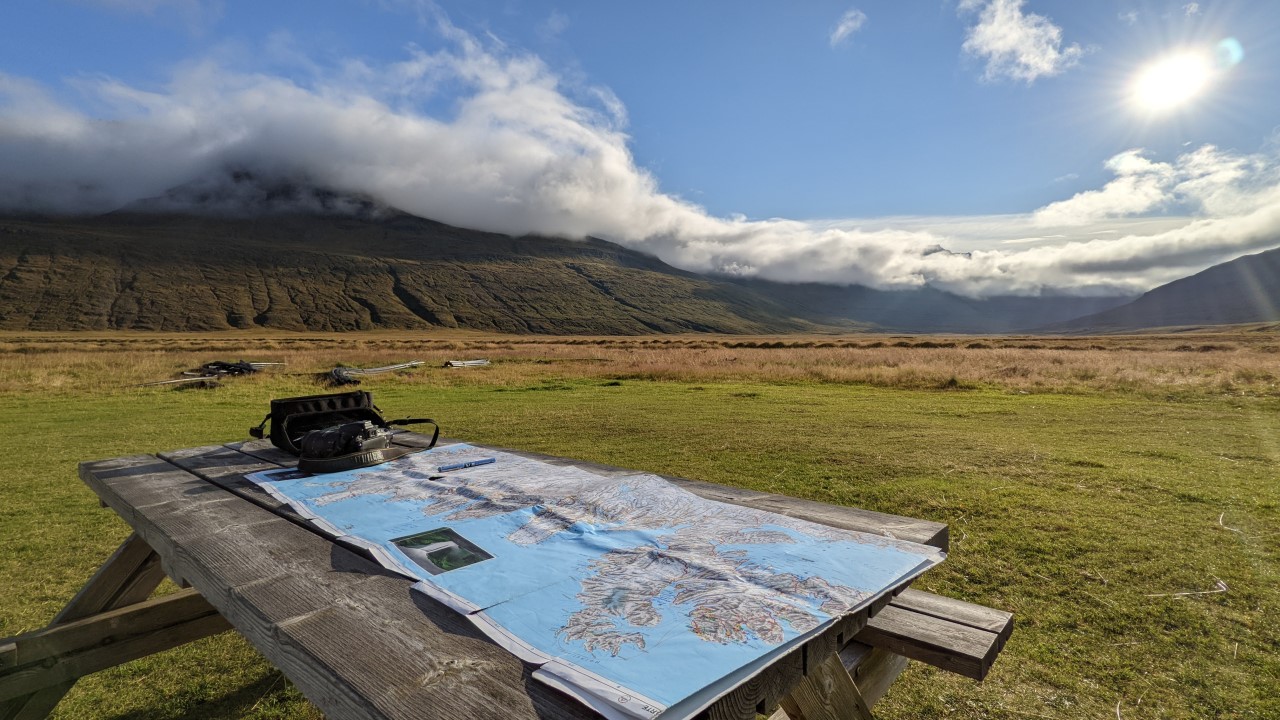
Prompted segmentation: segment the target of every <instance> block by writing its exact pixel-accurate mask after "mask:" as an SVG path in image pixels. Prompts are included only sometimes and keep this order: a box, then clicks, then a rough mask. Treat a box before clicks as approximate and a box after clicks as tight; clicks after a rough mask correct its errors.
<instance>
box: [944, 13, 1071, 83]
mask: <svg viewBox="0 0 1280 720" xmlns="http://www.w3.org/2000/svg"><path fill="white" fill-rule="evenodd" d="M1023 4H1024V0H960V4H959V10H960V12H961V13H977V16H978V22H977V24H975V25H973V26H972V27H970V28H969V30H968V32H967V33H966V34H965V40H964V45H963V49H964V51H965V52H966V53H968V54H970V55H972V56H974V57H977V58H981V59H983V60H985V61H986V69H985V71H984V73H983V77H984V78H985V79H987V80H998V79H1000V78H1009V79H1011V80H1023V81H1025V82H1027V83H1031V82H1034V81H1035V80H1036V79H1037V78H1040V77H1046V76H1051V75H1057V74H1059V73H1061V72H1062V71H1064V70H1066V69H1067V68H1069V67H1071V66H1073V65H1075V64H1076V63H1077V62H1079V60H1080V56H1081V55H1082V54H1083V52H1084V51H1083V50H1081V49H1080V46H1079V45H1077V44H1075V43H1072V44H1070V45H1068V46H1066V47H1063V45H1062V28H1060V27H1058V26H1057V25H1054V24H1053V23H1052V22H1051V21H1050V20H1049V19H1048V18H1046V17H1044V16H1043V15H1036V14H1034V13H1025V12H1023V10H1022V6H1023Z"/></svg>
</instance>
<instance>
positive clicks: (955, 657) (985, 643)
mask: <svg viewBox="0 0 1280 720" xmlns="http://www.w3.org/2000/svg"><path fill="white" fill-rule="evenodd" d="M854 637H855V639H857V641H858V642H861V643H865V644H867V645H871V646H873V647H878V648H884V649H885V650H889V651H892V652H894V653H897V654H899V655H903V656H905V657H908V658H911V659H912V660H919V661H920V662H924V663H928V664H930V665H933V666H934V667H938V668H942V669H943V670H949V671H951V672H954V673H958V674H960V675H964V676H965V677H971V678H973V679H975V680H981V679H983V678H984V677H986V675H987V671H988V670H990V669H991V663H992V662H994V661H995V658H996V655H998V654H999V653H1000V643H999V640H998V638H999V636H998V635H997V634H996V633H992V632H987V631H986V630H981V629H978V628H973V627H969V626H967V625H961V624H959V623H954V622H950V621H948V620H943V619H941V618H936V617H933V616H931V615H922V614H920V613H917V612H913V611H911V610H907V609H904V608H900V607H897V606H895V605H890V606H889V607H887V608H885V609H884V610H883V611H881V612H880V613H879V614H878V615H876V616H875V617H873V618H871V621H870V622H868V623H867V626H866V627H864V628H863V629H862V631H861V632H859V633H858V634H857V635H855V636H854Z"/></svg>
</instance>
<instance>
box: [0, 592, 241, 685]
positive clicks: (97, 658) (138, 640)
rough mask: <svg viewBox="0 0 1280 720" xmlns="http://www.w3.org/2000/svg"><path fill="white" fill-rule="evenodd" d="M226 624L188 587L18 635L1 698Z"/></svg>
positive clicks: (0, 676) (1, 674)
mask: <svg viewBox="0 0 1280 720" xmlns="http://www.w3.org/2000/svg"><path fill="white" fill-rule="evenodd" d="M230 628H231V625H230V624H229V623H228V622H227V621H226V620H224V619H223V618H222V617H221V616H219V615H218V613H217V611H216V610H215V609H214V608H213V607H212V606H210V605H209V603H208V602H206V601H205V600H204V598H202V597H201V596H200V595H199V593H196V592H195V591H194V590H191V591H185V592H179V593H175V594H173V595H169V596H167V597H163V598H156V599H154V600H148V601H145V602H141V603H134V604H131V605H126V606H124V607H121V608H116V609H114V610H108V611H105V612H102V613H99V614H97V615H90V616H88V617H84V618H81V619H79V620H73V621H70V622H67V623H63V624H59V625H51V626H49V627H47V628H44V629H41V630H37V631H35V632H31V633H26V634H24V635H19V636H17V637H15V638H12V641H13V644H14V646H15V649H16V657H15V661H16V664H15V666H14V667H12V668H7V669H5V670H3V671H0V700H7V699H10V698H15V697H19V696H22V695H26V694H29V693H31V692H33V691H35V690H40V689H44V688H47V687H50V686H55V685H61V684H64V683H67V682H69V681H74V680H76V679H77V678H80V677H82V676H84V675H88V674H90V673H94V672H98V671H99V670H105V669H106V668H109V667H114V666H116V665H120V664H122V663H126V662H129V661H130V660H135V659H137V658H139V657H143V656H146V655H151V654H153V653H157V652H161V651H163V650H168V649H170V648H174V647H177V646H179V645H182V644H185V643H187V642H190V641H192V640H197V639H199V638H202V637H207V636H208V635H212V634H215V633H219V632H223V631H225V630H229V629H230Z"/></svg>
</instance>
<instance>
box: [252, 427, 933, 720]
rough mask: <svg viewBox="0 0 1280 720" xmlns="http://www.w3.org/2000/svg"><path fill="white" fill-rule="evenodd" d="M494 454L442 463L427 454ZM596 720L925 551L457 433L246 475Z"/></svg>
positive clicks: (696, 699) (683, 688) (729, 665)
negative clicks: (302, 467)
mask: <svg viewBox="0 0 1280 720" xmlns="http://www.w3.org/2000/svg"><path fill="white" fill-rule="evenodd" d="M487 458H495V460H496V461H495V462H492V463H487V464H482V465H476V466H473V467H467V468H464V469H461V470H455V471H451V472H439V471H438V468H439V467H441V466H449V465H454V464H459V463H471V462H475V461H477V460H482V459H487ZM249 479H250V480H252V481H254V482H256V483H258V484H259V485H260V486H262V487H263V488H264V489H266V490H267V492H269V493H271V495H273V496H274V497H276V498H277V499H279V500H280V501H282V502H284V503H287V504H288V505H289V506H291V507H292V508H293V509H294V510H296V511H297V512H298V513H299V514H301V515H303V516H304V517H307V518H309V519H310V520H311V521H312V522H313V523H314V524H316V525H317V526H318V527H320V528H321V529H322V530H324V531H325V532H327V533H330V534H332V535H333V536H334V537H339V538H342V539H343V540H344V541H347V542H350V543H353V544H355V545H358V546H360V547H364V548H367V549H368V550H369V552H370V553H371V554H372V555H373V556H374V557H376V558H377V559H378V561H379V562H381V563H382V564H383V565H384V566H385V567H387V568H389V569H392V570H395V571H397V572H400V573H403V574H405V575H407V576H409V577H411V578H414V579H416V580H417V581H418V582H417V583H416V584H415V585H414V589H415V590H417V591H420V592H422V593H425V594H426V595H428V596H430V597H432V598H435V599H436V600H438V601H440V602H443V603H444V604H446V605H448V606H449V607H452V608H453V609H455V610H457V611H458V612H460V613H463V614H464V615H466V616H467V617H468V618H469V619H470V620H471V621H472V622H473V623H475V625H476V626H477V627H479V628H480V629H481V630H482V631H483V632H484V633H485V634H487V635H488V636H489V637H490V638H492V639H493V640H494V641H495V642H496V643H498V644H499V645H501V646H503V647H504V648H506V649H507V650H509V651H511V652H512V653H514V654H515V655H517V656H518V657H520V658H521V659H522V660H524V661H525V662H528V663H530V664H532V665H534V666H536V667H537V669H536V670H535V672H534V677H535V678H537V679H539V680H540V681H542V682H545V683H547V684H549V685H551V686H553V687H556V688H558V689H560V690H562V691H564V692H565V693H568V694H569V695H571V696H573V697H575V698H577V699H578V700H580V701H582V702H584V703H586V704H587V705H589V706H590V707H592V708H594V709H595V710H597V711H598V712H600V713H601V714H602V715H604V716H605V717H608V718H652V717H655V716H661V717H663V718H677V717H688V716H691V715H694V714H696V713H697V712H699V711H701V710H702V709H704V708H706V707H707V706H709V705H710V704H711V703H713V702H715V700H716V699H718V698H720V697H721V696H723V695H724V694H726V693H728V692H729V691H731V690H733V688H735V687H737V686H738V685H740V684H741V683H742V682H744V681H746V680H748V679H750V678H751V677H753V676H754V675H756V674H757V673H759V672H760V671H761V670H762V669H763V668H765V667H767V666H768V665H769V663H771V662H772V661H774V660H776V659H777V658H778V657H780V656H781V655H783V654H785V653H786V652H788V651H789V650H791V649H792V648H794V647H796V646H797V645H799V644H802V643H804V642H805V641H807V640H808V639H809V638H811V637H813V636H815V635H817V634H818V633H820V632H822V631H823V630H824V629H825V628H826V627H828V626H829V625H830V624H831V623H833V622H835V621H836V620H837V619H839V618H840V617H842V616H845V615H847V614H850V613H854V612H857V611H858V610H860V609H862V608H863V607H865V606H866V605H868V604H870V603H871V602H872V601H874V600H875V599H876V598H877V597H880V596H881V595H883V594H885V593H887V592H891V591H893V590H894V589H896V588H899V587H902V586H903V585H905V584H906V583H908V582H910V581H911V579H913V578H915V577H916V576H917V575H919V574H920V573H922V572H924V571H925V570H927V569H929V568H930V567H932V566H934V565H936V564H937V563H939V562H941V561H942V559H943V558H944V553H943V552H942V551H940V550H938V549H937V548H933V547H929V546H925V545H919V544H916V543H911V542H905V541H901V540H896V539H894V538H889V537H882V536H879V535H872V534H868V533H860V532H855V531H851V530H840V529H837V528H832V527H829V526H826V525H819V524H817V523H812V522H808V521H805V520H799V519H796V518H791V517H787V516H785V515H779V514H776V513H771V512H767V511H763V510H755V509H751V508H746V507H740V506H737V505H729V504H726V503H719V502H715V501H711V500H706V499H704V498H701V497H698V496H697V495H694V494H692V493H690V492H688V491H685V490H682V489H681V488H678V487H676V486H675V485H673V484H671V483H669V482H667V481H665V480H663V479H662V478H660V477H657V476H656V475H649V474H641V473H636V474H632V475H626V474H619V475H601V474H597V473H593V472H589V471H587V470H583V469H580V468H576V467H572V466H564V465H557V464H551V463H547V462H542V461H538V460H532V459H529V458H525V457H521V456H519V455H515V454H511V453H504V452H497V451H494V450H489V449H483V448H476V447H474V446H471V445H467V444H462V443H460V444H455V445H447V446H442V447H437V448H434V449H432V450H429V451H425V452H421V453H416V454H413V455H409V456H406V457H403V458H400V459H399V460H395V461H393V462H390V463H386V464H383V465H379V466H375V467H371V468H363V469H359V470H351V471H348V472H341V473H332V474H327V475H307V474H305V473H300V472H297V471H295V470H272V471H267V472H261V473H256V474H254V475H250V476H249Z"/></svg>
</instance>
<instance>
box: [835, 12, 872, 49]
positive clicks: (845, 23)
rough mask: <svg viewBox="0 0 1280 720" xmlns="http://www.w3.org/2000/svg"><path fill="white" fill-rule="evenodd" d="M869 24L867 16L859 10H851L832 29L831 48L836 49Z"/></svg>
mask: <svg viewBox="0 0 1280 720" xmlns="http://www.w3.org/2000/svg"><path fill="white" fill-rule="evenodd" d="M866 22H867V14H866V13H864V12H862V11H861V10H859V9H857V8H850V9H849V10H846V11H845V13H844V14H843V15H841V16H840V20H839V22H837V23H836V26H835V27H834V28H831V47H836V46H838V45H840V44H842V43H844V42H845V41H846V40H848V39H849V37H850V36H852V35H853V34H854V33H855V32H857V31H858V30H860V29H862V26H863V25H865V24H866Z"/></svg>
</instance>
